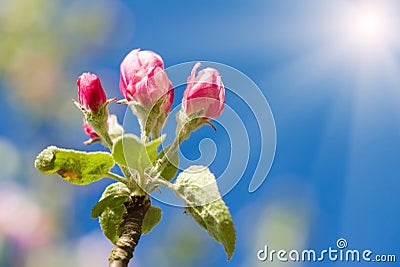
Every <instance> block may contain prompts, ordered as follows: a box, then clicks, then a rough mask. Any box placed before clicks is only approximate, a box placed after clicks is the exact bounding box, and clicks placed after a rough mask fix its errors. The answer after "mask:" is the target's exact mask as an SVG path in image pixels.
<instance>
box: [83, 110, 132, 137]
mask: <svg viewBox="0 0 400 267" xmlns="http://www.w3.org/2000/svg"><path fill="white" fill-rule="evenodd" d="M82 128H83V131H84V132H85V133H86V134H87V135H88V136H89V137H90V139H89V140H88V141H85V142H84V144H86V145H89V144H92V143H95V142H98V141H101V138H100V136H99V135H98V134H97V133H96V131H95V130H94V129H93V127H92V126H90V125H89V124H88V123H87V122H86V120H85V119H83V124H82ZM107 129H108V131H107V132H108V135H109V136H110V138H111V140H113V141H114V140H115V139H117V138H118V137H120V136H121V135H123V134H124V128H122V126H121V125H120V124H119V123H118V120H117V116H116V115H114V114H110V115H108V119H107Z"/></svg>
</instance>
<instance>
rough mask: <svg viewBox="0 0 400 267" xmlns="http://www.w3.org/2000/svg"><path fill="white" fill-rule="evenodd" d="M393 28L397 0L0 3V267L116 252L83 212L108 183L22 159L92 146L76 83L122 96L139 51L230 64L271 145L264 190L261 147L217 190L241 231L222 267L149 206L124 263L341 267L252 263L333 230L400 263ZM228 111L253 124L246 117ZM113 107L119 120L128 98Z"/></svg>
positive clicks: (332, 236) (174, 214)
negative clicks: (249, 91) (84, 182)
mask: <svg viewBox="0 0 400 267" xmlns="http://www.w3.org/2000/svg"><path fill="white" fill-rule="evenodd" d="M398 25H400V3H399V2H398V1H395V0H393V1H389V0H381V1H361V0H359V1H357V0H347V1H344V0H332V1H317V0H303V1H296V0H285V1H261V0H260V1H246V2H244V1H237V0H231V1H209V0H204V1H186V2H184V1H180V2H178V1H158V0H155V1H150V2H149V1H122V0H96V1H95V0H89V1H78V0H69V1H66V0H64V1H62V0H56V1H52V0H2V1H1V2H0V107H1V108H0V110H1V111H0V266H5V267H6V266H7V267H8V266H10V267H14V266H18V267H20V266H21V267H36V266H41V267H44V266H49V267H50V266H59V267H63V266H77V267H89V266H106V259H107V256H108V253H109V251H110V249H111V247H112V246H111V244H110V243H109V241H108V240H107V239H106V238H104V237H103V235H102V233H101V231H100V228H99V225H98V222H97V220H93V219H91V218H90V216H89V215H90V210H91V207H92V205H93V204H94V203H95V202H96V201H97V199H98V198H99V196H100V195H101V193H102V190H103V189H104V187H105V186H106V185H107V184H109V183H110V182H111V181H110V180H103V181H100V182H97V183H95V184H92V185H90V186H87V187H79V186H73V185H70V184H67V183H66V182H64V181H62V180H61V179H58V177H56V176H45V175H42V174H40V173H39V172H38V171H37V170H35V169H34V167H33V161H34V158H35V156H36V154H37V153H39V152H40V151H41V150H42V149H43V148H45V147H46V146H47V145H49V144H53V145H57V146H60V147H69V148H75V149H81V150H99V149H103V148H102V147H101V146H100V145H93V146H90V147H87V146H84V145H83V144H82V142H83V141H84V140H86V138H87V137H86V136H85V135H84V133H83V131H82V130H81V123H82V119H81V116H82V115H81V113H80V112H79V110H77V109H76V107H75V106H74V105H73V104H72V102H71V99H72V98H74V97H76V85H75V82H76V78H77V77H78V76H79V75H80V74H81V73H82V72H84V71H91V72H94V73H96V74H97V75H98V76H100V77H101V79H102V82H103V85H104V87H105V88H106V91H107V95H108V96H109V97H113V96H117V97H119V98H121V95H120V93H119V89H118V82H119V72H118V71H119V64H120V62H121V60H122V59H123V57H124V56H125V55H126V54H127V53H128V52H129V51H130V50H131V49H134V48H138V47H139V48H142V49H150V50H154V51H156V52H157V53H159V54H161V55H162V57H163V58H164V61H165V65H166V66H172V65H175V64H178V63H181V62H186V61H195V60H209V61H216V62H220V63H223V64H226V65H229V66H232V67H234V68H236V69H238V70H240V71H242V72H243V73H245V74H246V75H248V76H249V77H250V78H251V79H252V80H253V81H254V82H255V83H256V84H257V85H258V86H259V88H260V89H261V90H262V92H263V94H264V95H265V97H266V98H267V100H268V102H269V104H270V106H271V109H272V112H273V114H274V117H275V123H276V130H277V137H278V139H277V150H276V156H275V161H274V164H273V166H272V169H271V171H270V173H269V175H268V178H267V179H266V181H265V182H264V184H263V185H262V186H261V187H260V188H259V189H258V190H257V191H256V192H254V193H251V194H250V193H249V192H248V185H249V182H250V180H251V179H252V175H253V173H254V171H255V167H256V164H257V160H258V156H259V154H260V153H259V152H257V153H252V154H251V155H250V161H249V164H248V167H247V169H246V171H245V172H244V175H243V177H241V180H240V182H239V183H238V184H237V186H236V187H235V188H234V189H233V190H232V191H231V192H229V194H227V195H226V196H225V197H224V199H225V201H226V203H227V204H228V206H229V207H230V210H231V212H232V215H233V219H234V222H235V225H236V229H237V235H238V240H237V247H236V252H235V255H234V257H233V259H232V260H231V261H230V262H227V261H226V255H225V254H224V252H223V249H222V247H221V246H220V245H219V244H216V243H215V242H214V241H213V240H212V239H211V238H209V237H208V236H207V235H206V234H205V233H204V232H203V230H202V229H200V228H199V227H198V226H197V225H195V223H194V221H193V220H192V219H191V218H190V217H189V216H187V215H185V214H184V213H183V210H182V209H180V208H176V207H171V206H168V205H164V204H162V203H158V205H160V206H161V207H162V208H163V210H164V217H163V219H162V221H161V223H160V224H159V225H158V226H157V227H156V228H155V229H154V230H153V231H152V232H151V233H150V235H148V236H143V237H142V239H141V241H140V244H139V246H138V248H137V250H136V253H135V258H134V261H133V262H132V263H131V265H130V266H243V267H244V266H246V267H247V266H278V267H280V266H314V265H320V266H343V264H344V263H340V262H336V263H334V262H328V261H325V262H322V263H321V262H320V263H297V264H295V263H279V262H272V263H271V262H268V261H267V262H259V261H258V260H257V256H256V253H257V251H258V250H259V249H262V248H263V247H264V245H268V246H269V247H270V248H273V249H281V248H285V249H288V250H290V249H303V248H309V249H316V250H322V249H326V248H328V247H329V246H331V247H336V240H337V239H339V238H346V240H347V242H348V244H349V248H352V249H360V250H364V249H370V250H372V251H373V252H374V253H376V254H378V253H380V254H397V258H398V260H400V254H399V248H400V247H399V241H400V227H399V226H400V210H399V208H398V206H399V202H400V182H399V179H400V175H399V166H400V108H399V107H400V105H399V104H400V62H399V58H400V57H399V56H400V54H399V52H400V28H399V27H398ZM181 92H182V90H181V91H179V90H178V93H177V95H178V96H179V94H180V93H181ZM178 102H179V98H178V97H177V99H176V100H175V104H174V105H177V104H179V103H178ZM228 104H229V105H230V106H231V107H232V108H234V109H236V111H237V112H238V114H239V116H241V118H243V121H245V122H246V121H250V122H248V123H249V124H246V125H247V126H248V127H249V129H248V130H249V132H250V133H251V132H252V131H253V129H251V127H254V125H255V124H254V122H253V123H252V122H251V120H252V117H251V116H248V114H251V110H250V109H249V108H248V107H246V106H245V105H243V103H242V104H240V103H229V98H228ZM235 105H237V106H235ZM250 108H251V107H250ZM111 111H112V112H113V113H116V114H118V115H119V116H124V114H125V107H123V106H117V105H112V107H111ZM120 122H121V119H120ZM221 127H222V126H221ZM133 128H134V127H133ZM254 130H255V131H256V130H257V131H258V129H254ZM260 131H263V129H260ZM220 132H223V131H217V132H213V131H211V130H209V129H206V130H201V131H199V132H198V133H196V134H195V135H194V137H193V139H192V140H191V141H187V142H186V143H185V144H184V146H183V148H182V153H183V154H185V155H186V156H187V157H188V158H194V159H195V158H197V157H199V156H201V153H200V151H199V150H198V149H193V148H197V147H198V143H199V140H201V139H202V138H204V137H209V138H212V139H214V140H215V143H216V144H218V143H221V142H222V143H223V142H224V138H225V135H224V134H220ZM250 138H251V136H250ZM256 145H257V143H255V144H253V146H256ZM217 147H218V146H217ZM265 149H267V148H265ZM256 151H257V150H256ZM226 153H229V152H227V151H225V150H224V149H220V150H218V151H217V158H224V155H225V154H226ZM225 164H226V162H222V163H221V165H219V164H218V162H217V164H214V165H213V166H212V171H214V172H215V173H217V174H218V173H220V172H221V168H222V167H223V166H225ZM236 178H237V177H235V179H236ZM345 264H346V266H360V263H345ZM364 264H365V263H362V265H363V266H364ZM397 264H398V263H397ZM397 264H396V263H386V264H382V263H381V264H379V263H375V264H374V263H370V264H367V265H380V266H397Z"/></svg>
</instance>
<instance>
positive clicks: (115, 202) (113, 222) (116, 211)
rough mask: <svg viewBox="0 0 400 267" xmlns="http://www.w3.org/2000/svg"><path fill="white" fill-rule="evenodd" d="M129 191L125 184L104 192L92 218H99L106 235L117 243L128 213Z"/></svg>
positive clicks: (93, 210) (114, 184)
mask: <svg viewBox="0 0 400 267" xmlns="http://www.w3.org/2000/svg"><path fill="white" fill-rule="evenodd" d="M129 194H130V193H129V189H128V188H127V187H126V185H125V184H123V183H120V182H118V183H113V184H111V185H109V186H108V187H107V188H106V189H105V190H104V192H103V194H102V196H101V198H100V200H99V202H97V204H96V205H95V206H94V207H93V209H92V214H91V216H92V217H93V218H96V217H99V222H100V226H101V229H102V230H103V233H104V235H105V236H106V237H107V238H108V239H110V241H111V242H112V243H114V244H115V243H116V242H117V240H118V237H119V235H120V233H121V231H120V230H121V229H120V228H119V226H120V224H121V222H122V217H123V215H124V213H125V212H126V206H125V204H124V203H126V202H129V201H130V199H131V198H130V195H129Z"/></svg>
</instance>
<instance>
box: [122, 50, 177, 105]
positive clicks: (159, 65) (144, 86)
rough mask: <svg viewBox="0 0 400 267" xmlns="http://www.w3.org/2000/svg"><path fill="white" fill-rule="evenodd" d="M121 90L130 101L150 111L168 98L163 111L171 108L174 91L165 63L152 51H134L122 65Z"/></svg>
mask: <svg viewBox="0 0 400 267" xmlns="http://www.w3.org/2000/svg"><path fill="white" fill-rule="evenodd" d="M119 87H120V90H121V93H122V95H123V96H124V97H125V98H126V99H127V100H128V101H132V100H133V101H135V102H138V103H140V104H141V105H143V106H144V107H146V108H147V109H150V108H151V107H152V106H153V105H154V104H155V103H156V102H157V101H158V100H159V99H160V98H161V97H163V96H166V101H165V103H164V106H163V109H164V111H165V112H168V111H169V110H170V108H171V105H172V102H173V99H174V91H173V86H172V83H171V81H170V80H169V79H168V76H167V74H166V73H165V72H164V62H163V61H162V59H161V57H160V56H159V55H157V54H156V53H154V52H152V51H140V49H135V50H132V51H131V52H130V53H129V54H128V55H127V56H126V57H125V59H124V60H123V61H122V63H121V74H120V84H119Z"/></svg>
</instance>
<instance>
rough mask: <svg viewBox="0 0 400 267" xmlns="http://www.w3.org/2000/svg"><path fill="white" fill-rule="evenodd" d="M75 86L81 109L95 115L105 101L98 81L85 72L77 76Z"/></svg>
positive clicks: (105, 98)
mask: <svg viewBox="0 0 400 267" xmlns="http://www.w3.org/2000/svg"><path fill="white" fill-rule="evenodd" d="M76 84H77V85H78V101H79V104H80V105H81V107H82V108H84V109H86V110H88V111H90V112H92V113H94V114H97V113H98V112H99V110H100V109H101V107H102V106H103V105H104V104H105V103H106V101H107V97H106V94H105V93H104V90H103V87H102V85H101V82H100V79H99V78H98V77H97V76H96V75H95V74H92V73H89V72H86V73H83V74H82V75H81V76H79V78H78V81H77V82H76Z"/></svg>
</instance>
